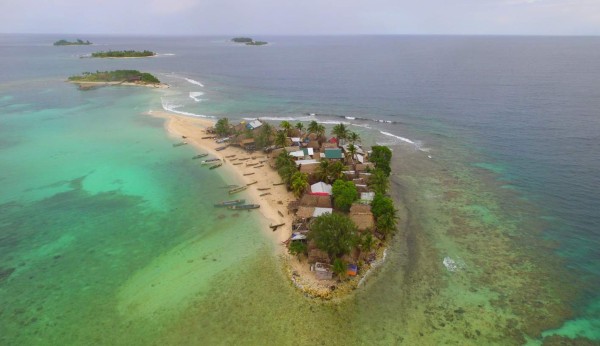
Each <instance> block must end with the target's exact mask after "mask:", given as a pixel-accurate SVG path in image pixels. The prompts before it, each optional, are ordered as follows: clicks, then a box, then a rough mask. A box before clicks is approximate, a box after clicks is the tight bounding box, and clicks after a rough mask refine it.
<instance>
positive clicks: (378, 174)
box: [368, 168, 390, 195]
mask: <svg viewBox="0 0 600 346" xmlns="http://www.w3.org/2000/svg"><path fill="white" fill-rule="evenodd" d="M368 184H369V187H370V188H371V190H373V191H375V192H376V193H379V194H381V195H384V194H385V193H386V192H387V190H388V188H389V186H390V180H389V178H388V177H387V176H386V175H385V173H384V172H383V170H381V169H379V168H375V169H374V170H373V171H372V172H371V175H370V176H369V181H368Z"/></svg>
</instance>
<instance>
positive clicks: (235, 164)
mask: <svg viewBox="0 0 600 346" xmlns="http://www.w3.org/2000/svg"><path fill="white" fill-rule="evenodd" d="M241 164H242V163H241V162H238V163H234V164H233V165H234V166H237V165H241Z"/></svg>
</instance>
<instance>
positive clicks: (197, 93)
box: [190, 91, 204, 102]
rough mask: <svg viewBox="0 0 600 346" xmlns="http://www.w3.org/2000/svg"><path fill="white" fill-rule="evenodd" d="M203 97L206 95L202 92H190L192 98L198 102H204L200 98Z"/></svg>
mask: <svg viewBox="0 0 600 346" xmlns="http://www.w3.org/2000/svg"><path fill="white" fill-rule="evenodd" d="M202 95H204V93H203V92H201V91H190V98H191V99H192V100H194V101H196V102H200V101H202V99H201V98H200V96H202Z"/></svg>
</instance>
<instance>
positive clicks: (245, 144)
mask: <svg viewBox="0 0 600 346" xmlns="http://www.w3.org/2000/svg"><path fill="white" fill-rule="evenodd" d="M240 145H241V146H242V148H244V149H246V150H254V149H256V144H255V143H254V138H246V139H242V141H241V142H240Z"/></svg>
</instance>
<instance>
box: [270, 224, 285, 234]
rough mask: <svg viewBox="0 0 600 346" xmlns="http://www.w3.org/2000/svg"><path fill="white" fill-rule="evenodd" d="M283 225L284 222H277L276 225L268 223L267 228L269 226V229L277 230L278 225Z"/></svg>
mask: <svg viewBox="0 0 600 346" xmlns="http://www.w3.org/2000/svg"><path fill="white" fill-rule="evenodd" d="M283 225H285V222H282V223H278V224H276V225H269V228H270V229H272V230H273V232H275V231H276V230H277V228H279V227H281V226H283Z"/></svg>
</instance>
